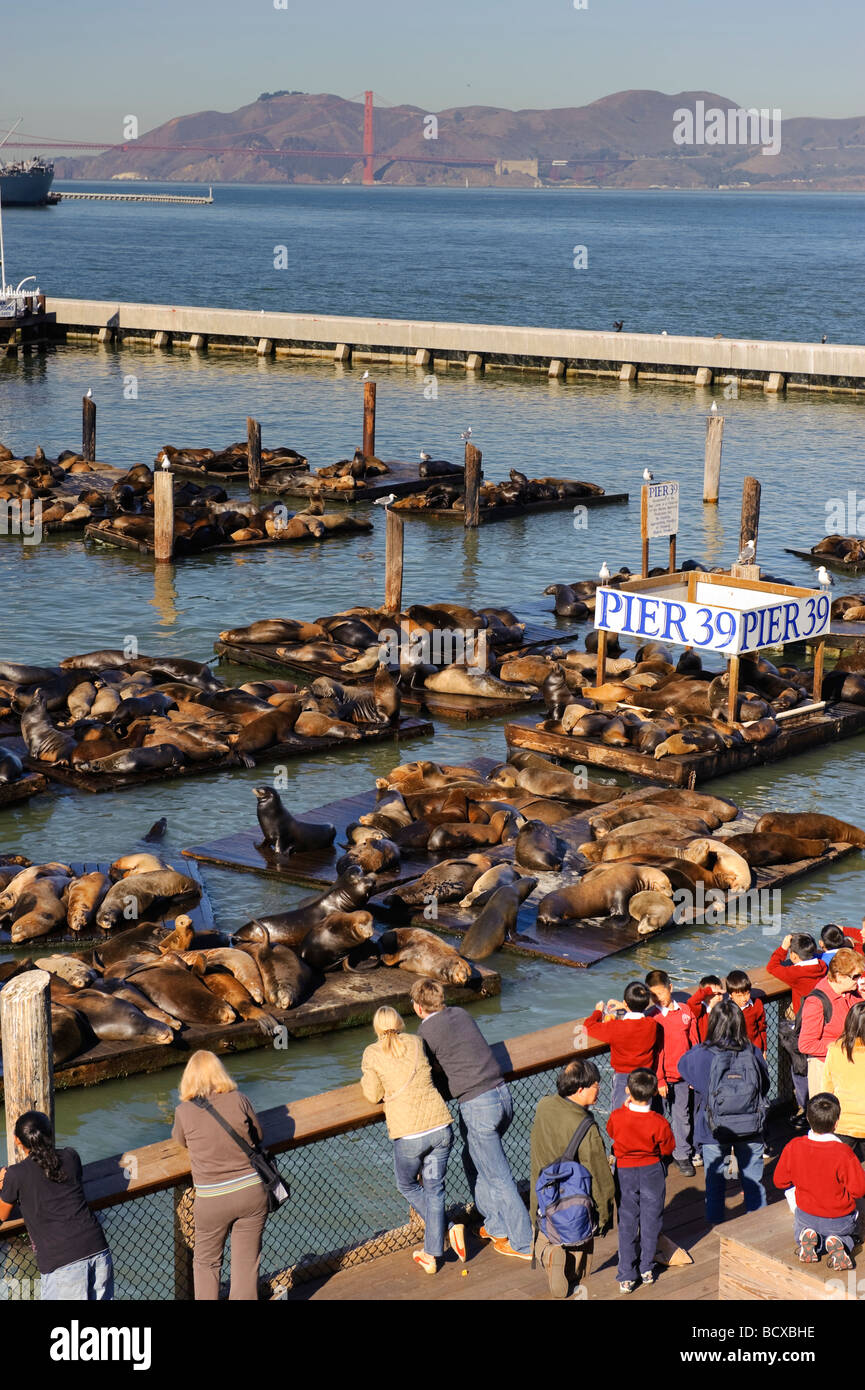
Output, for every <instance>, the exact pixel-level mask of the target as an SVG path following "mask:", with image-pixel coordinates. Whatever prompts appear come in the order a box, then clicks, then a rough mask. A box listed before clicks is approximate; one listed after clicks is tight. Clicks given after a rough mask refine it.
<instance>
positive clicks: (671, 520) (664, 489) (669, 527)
mask: <svg viewBox="0 0 865 1390" xmlns="http://www.w3.org/2000/svg"><path fill="white" fill-rule="evenodd" d="M678 530H679V484H678V483H654V482H652V483H644V484H643V490H642V494H641V497H640V535H641V537H642V541H643V556H642V577H643V579H647V578H648V576H649V541H652V540H657V539H658V538H659V537H661V536H667V537H669V541H670V559H669V566H670V568H669V573H670V574H675V572H676V536H677V534H678Z"/></svg>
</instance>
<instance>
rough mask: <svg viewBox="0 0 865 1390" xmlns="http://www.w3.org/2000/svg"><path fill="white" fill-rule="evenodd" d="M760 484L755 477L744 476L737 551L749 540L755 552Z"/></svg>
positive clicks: (758, 523) (758, 524)
mask: <svg viewBox="0 0 865 1390" xmlns="http://www.w3.org/2000/svg"><path fill="white" fill-rule="evenodd" d="M760 490H761V489H760V484H759V482H758V481H757V479H756V478H746V479H745V481H744V483H743V484H742V524H741V526H740V528H739V553H740V554H741V552H742V551H743V550H744V549H745V546H746V545H747V544H748V542H749V541H753V542H754V557H755V559H756V552H757V532H758V531H759V530H760Z"/></svg>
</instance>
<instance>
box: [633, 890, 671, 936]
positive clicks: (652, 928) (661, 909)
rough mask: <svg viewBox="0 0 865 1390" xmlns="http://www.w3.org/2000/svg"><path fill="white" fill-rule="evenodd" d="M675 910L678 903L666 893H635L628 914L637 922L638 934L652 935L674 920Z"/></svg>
mask: <svg viewBox="0 0 865 1390" xmlns="http://www.w3.org/2000/svg"><path fill="white" fill-rule="evenodd" d="M675 911H676V905H675V903H674V902H673V899H672V898H670V897H669V896H668V895H667V894H666V893H657V892H651V891H645V892H640V893H635V894H634V896H633V897H632V898H630V899H629V901H628V916H629V917H630V918H631V920H632V921H633V922H635V923H636V931H637V935H638V936H651V935H652V934H653V933H654V932H656V931H660V930H661V928H662V927H665V926H666V925H667V923H668V922H669V921H671V920H672V917H673V914H674V913H675Z"/></svg>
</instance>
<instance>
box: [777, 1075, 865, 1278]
mask: <svg viewBox="0 0 865 1390" xmlns="http://www.w3.org/2000/svg"><path fill="white" fill-rule="evenodd" d="M840 1114H841V1104H840V1102H839V1100H838V1097H837V1096H833V1095H830V1094H829V1093H828V1092H827V1091H821V1092H820V1093H819V1094H818V1095H816V1096H812V1097H811V1099H810V1100H809V1102H808V1110H807V1115H808V1124H809V1125H810V1126H811V1128H810V1130H809V1131H808V1133H807V1134H805V1135H802V1136H801V1137H800V1138H799V1139H791V1140H790V1143H789V1144H788V1145H787V1146H786V1148H785V1149H784V1150H783V1152H782V1154H781V1157H780V1158H779V1159H778V1163H777V1165H776V1167H775V1176H774V1183H775V1186H776V1187H792V1189H793V1192H794V1194H795V1202H796V1205H795V1207H794V1210H793V1230H794V1233H795V1236H796V1253H797V1255H798V1256H799V1259H800V1260H801V1261H802V1263H803V1264H815V1263H816V1262H817V1260H819V1258H820V1253H821V1250H822V1251H824V1252H825V1254H826V1255H827V1256H828V1258H827V1260H826V1265H827V1267H828V1268H829V1269H833V1270H835V1269H852V1268H853V1261H852V1259H851V1258H850V1251H851V1250H852V1249H853V1245H854V1236H855V1231H856V1218H857V1212H856V1199H857V1197H865V1170H863V1168H862V1164H861V1163H860V1162H859V1160H858V1158H857V1157H856V1155H855V1154H854V1152H853V1150H852V1149H850V1148H848V1147H847V1145H846V1144H844V1143H842V1142H841V1140H840V1139H839V1138H838V1137H837V1136H836V1134H835V1127H836V1125H837V1124H838V1118H839V1116H840Z"/></svg>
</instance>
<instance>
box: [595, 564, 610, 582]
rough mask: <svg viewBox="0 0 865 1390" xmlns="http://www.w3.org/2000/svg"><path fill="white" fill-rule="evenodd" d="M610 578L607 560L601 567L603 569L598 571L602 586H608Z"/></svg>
mask: <svg viewBox="0 0 865 1390" xmlns="http://www.w3.org/2000/svg"><path fill="white" fill-rule="evenodd" d="M609 577H610V571H609V568H608V566H607V562H606V560H605V561H604V563H603V564H602V565H601V568H600V569H599V570H598V578H599V579H600V581H601V583H602V584H606V582H607V580H608V579H609Z"/></svg>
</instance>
